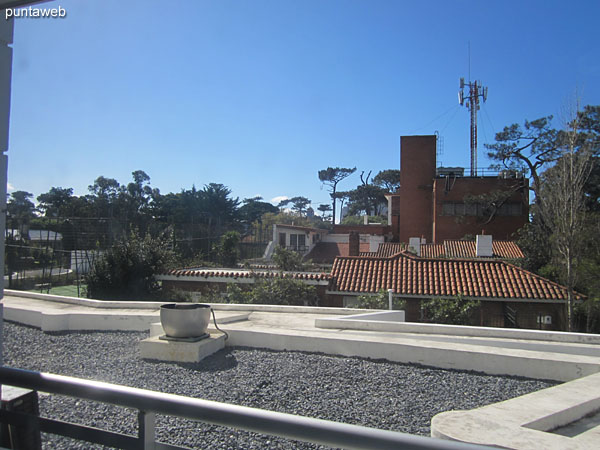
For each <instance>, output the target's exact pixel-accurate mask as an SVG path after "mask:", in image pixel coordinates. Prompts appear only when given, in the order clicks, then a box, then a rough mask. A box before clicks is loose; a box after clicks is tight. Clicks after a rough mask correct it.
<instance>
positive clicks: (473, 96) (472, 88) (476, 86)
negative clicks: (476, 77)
mask: <svg viewBox="0 0 600 450" xmlns="http://www.w3.org/2000/svg"><path fill="white" fill-rule="evenodd" d="M465 86H468V87H469V95H468V96H466V97H465V94H464V88H465ZM487 91H488V88H487V87H483V83H482V82H481V81H479V82H478V81H473V82H471V81H469V82H468V83H465V79H464V78H461V79H460V91H458V103H459V104H460V105H465V106H466V107H467V108H469V111H470V112H471V176H472V177H475V176H477V111H478V110H479V97H481V98H483V101H484V102H485V101H486V100H487Z"/></svg>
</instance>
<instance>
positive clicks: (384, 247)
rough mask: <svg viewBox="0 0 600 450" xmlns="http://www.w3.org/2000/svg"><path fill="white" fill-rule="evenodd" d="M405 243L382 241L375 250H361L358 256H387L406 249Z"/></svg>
mask: <svg viewBox="0 0 600 450" xmlns="http://www.w3.org/2000/svg"><path fill="white" fill-rule="evenodd" d="M406 248H407V245H406V244H405V243H404V242H398V243H397V242H384V243H381V244H379V247H377V251H376V252H361V253H360V256H379V257H388V256H392V255H395V254H396V253H400V252H403V251H404V250H406Z"/></svg>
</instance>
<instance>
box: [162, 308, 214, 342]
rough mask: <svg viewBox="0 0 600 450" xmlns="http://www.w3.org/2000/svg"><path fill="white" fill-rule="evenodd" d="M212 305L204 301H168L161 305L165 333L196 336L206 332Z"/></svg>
mask: <svg viewBox="0 0 600 450" xmlns="http://www.w3.org/2000/svg"><path fill="white" fill-rule="evenodd" d="M209 321H210V305H205V304H203V303H181V304H180V303H168V304H166V305H162V306H161V307H160V323H161V324H162V327H163V330H164V331H165V334H166V335H167V336H169V337H173V338H194V337H199V336H202V335H204V334H205V333H206V329H207V328H208V322H209Z"/></svg>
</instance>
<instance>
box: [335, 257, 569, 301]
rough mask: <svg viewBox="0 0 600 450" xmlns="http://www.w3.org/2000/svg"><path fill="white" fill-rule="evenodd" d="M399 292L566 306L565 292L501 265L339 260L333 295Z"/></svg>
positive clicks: (427, 260) (455, 261)
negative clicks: (557, 302)
mask: <svg viewBox="0 0 600 450" xmlns="http://www.w3.org/2000/svg"><path fill="white" fill-rule="evenodd" d="M381 289H386V290H387V289H394V291H395V292H396V293H397V294H401V295H406V296H431V297H437V296H440V297H451V296H455V295H458V294H459V293H460V294H462V295H464V296H466V297H469V298H507V299H532V300H534V299H539V300H565V299H566V298H567V292H566V288H564V287H563V286H560V285H558V284H556V283H553V282H551V281H549V280H547V279H545V278H542V277H540V276H538V275H535V274H533V273H531V272H528V271H526V270H523V269H521V268H519V267H517V266H514V265H512V264H508V263H506V262H503V261H498V260H479V259H478V260H468V259H434V258H420V257H416V256H413V255H411V254H409V253H407V252H403V253H399V254H396V255H394V256H391V257H387V258H381V257H361V256H358V257H338V258H336V260H335V262H334V264H333V268H332V271H331V282H330V286H329V290H331V291H340V292H365V293H375V292H378V291H379V290H381Z"/></svg>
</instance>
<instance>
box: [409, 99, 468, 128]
mask: <svg viewBox="0 0 600 450" xmlns="http://www.w3.org/2000/svg"><path fill="white" fill-rule="evenodd" d="M458 107H459V105H452V106H451V107H450V108H448V109H447V110H446V111H444V112H443V113H442V114H440V115H439V116H437V117H436V118H435V119H433V120H431V121H430V122H428V123H427V124H426V125H423V126H422V127H420V128H417V129H415V130H413V131H411V132H410V134H415V133H416V132H417V131H421V130H423V129H424V128H427V127H428V126H429V125H431V124H432V123H434V122H435V121H437V120H439V119H441V118H442V117H444V116H445V115H446V114H448V113H449V112H450V111H452V110H453V109H457V110H458Z"/></svg>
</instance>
